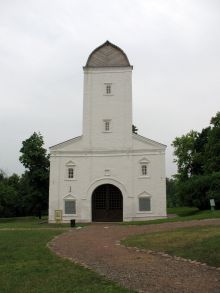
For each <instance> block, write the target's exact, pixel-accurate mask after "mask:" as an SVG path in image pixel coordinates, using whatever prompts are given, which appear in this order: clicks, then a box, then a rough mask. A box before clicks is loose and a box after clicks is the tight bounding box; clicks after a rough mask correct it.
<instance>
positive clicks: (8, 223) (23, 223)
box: [0, 217, 88, 229]
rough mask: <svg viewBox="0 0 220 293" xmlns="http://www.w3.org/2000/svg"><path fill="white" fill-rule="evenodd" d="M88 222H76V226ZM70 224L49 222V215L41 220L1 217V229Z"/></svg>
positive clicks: (50, 226)
mask: <svg viewBox="0 0 220 293" xmlns="http://www.w3.org/2000/svg"><path fill="white" fill-rule="evenodd" d="M85 225H86V224H76V226H85ZM87 225H88V224H87ZM69 227H70V224H49V223H48V222H47V217H43V218H42V219H41V220H39V219H38V218H37V217H17V218H16V217H14V218H0V229H4V228H5V229H6V228H8V229H10V228H11V229H14V228H16V229H18V228H25V229H26V228H31V229H32V228H34V229H37V228H69Z"/></svg>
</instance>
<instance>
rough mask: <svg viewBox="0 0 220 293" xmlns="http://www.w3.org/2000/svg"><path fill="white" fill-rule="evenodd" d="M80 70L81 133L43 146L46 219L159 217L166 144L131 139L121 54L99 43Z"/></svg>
mask: <svg viewBox="0 0 220 293" xmlns="http://www.w3.org/2000/svg"><path fill="white" fill-rule="evenodd" d="M83 69H84V96H83V99H84V101H83V103H84V104H83V135H81V136H79V137H76V138H72V139H70V140H67V141H65V142H62V143H60V144H57V145H55V146H53V147H51V148H50V151H51V156H50V191H49V193H50V194H49V221H50V222H51V223H52V222H55V221H56V220H57V218H58V216H60V220H61V221H62V222H69V221H70V219H76V221H77V222H91V221H94V222H106V221H107V222H108V221H110V222H111V221H131V220H147V219H156V218H163V217H166V187H165V182H166V179H165V149H166V146H165V145H163V144H161V143H158V142H156V141H153V140H150V139H148V138H146V137H143V136H140V135H138V134H134V133H132V69H133V68H132V66H131V65H130V63H129V61H128V58H127V56H126V54H125V53H124V52H123V51H122V50H121V49H120V48H118V47H117V46H115V45H113V44H111V43H110V42H108V41H107V42H105V43H104V44H103V45H101V46H99V47H98V48H96V49H95V50H94V51H93V52H92V53H91V54H90V56H89V58H88V60H87V63H86V66H85V67H84V68H83Z"/></svg>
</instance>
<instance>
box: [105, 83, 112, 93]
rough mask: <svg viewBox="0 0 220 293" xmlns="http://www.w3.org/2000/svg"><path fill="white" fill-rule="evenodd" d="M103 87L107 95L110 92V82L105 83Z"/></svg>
mask: <svg viewBox="0 0 220 293" xmlns="http://www.w3.org/2000/svg"><path fill="white" fill-rule="evenodd" d="M105 89H106V94H107V95H110V94H111V84H110V83H107V84H106V88H105Z"/></svg>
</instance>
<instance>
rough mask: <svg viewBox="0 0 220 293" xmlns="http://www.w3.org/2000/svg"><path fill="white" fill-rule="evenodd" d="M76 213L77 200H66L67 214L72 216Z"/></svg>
mask: <svg viewBox="0 0 220 293" xmlns="http://www.w3.org/2000/svg"><path fill="white" fill-rule="evenodd" d="M75 213H76V201H75V200H65V214H66V215H72V214H75Z"/></svg>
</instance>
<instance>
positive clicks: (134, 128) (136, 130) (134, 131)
mask: <svg viewBox="0 0 220 293" xmlns="http://www.w3.org/2000/svg"><path fill="white" fill-rule="evenodd" d="M132 133H134V134H138V128H137V127H136V126H135V125H134V124H133V125H132Z"/></svg>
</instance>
